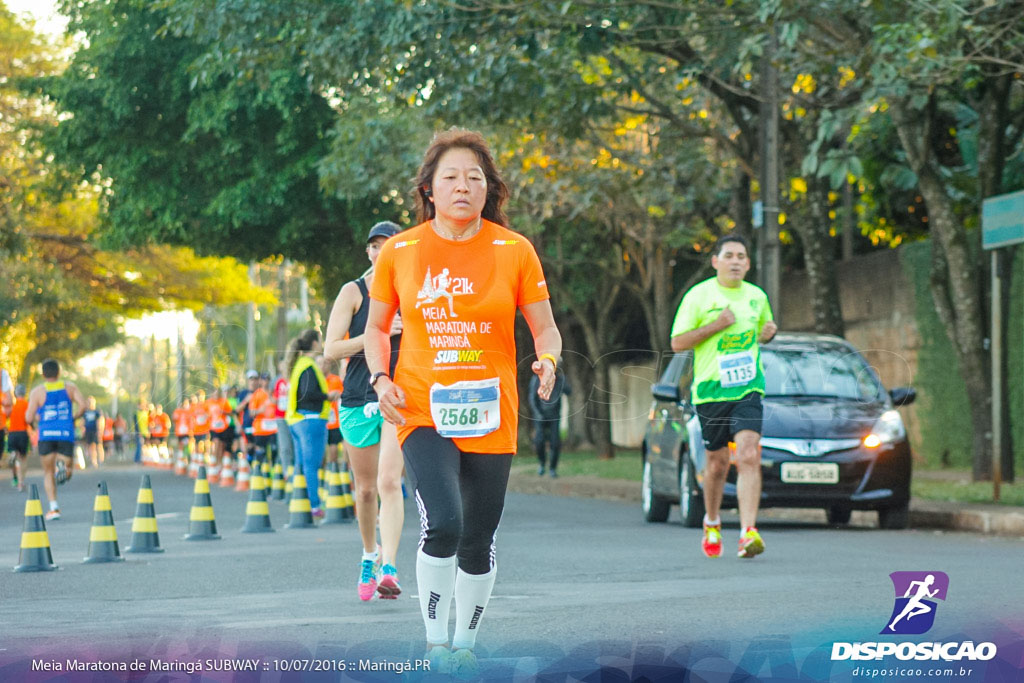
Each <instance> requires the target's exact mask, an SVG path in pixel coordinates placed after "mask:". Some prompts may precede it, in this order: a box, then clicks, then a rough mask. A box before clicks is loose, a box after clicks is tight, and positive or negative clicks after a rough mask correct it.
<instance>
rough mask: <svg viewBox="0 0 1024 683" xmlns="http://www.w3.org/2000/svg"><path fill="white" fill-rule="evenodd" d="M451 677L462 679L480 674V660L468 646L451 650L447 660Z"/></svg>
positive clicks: (476, 676)
mask: <svg viewBox="0 0 1024 683" xmlns="http://www.w3.org/2000/svg"><path fill="white" fill-rule="evenodd" d="M449 667H450V668H451V675H452V678H461V679H464V680H468V679H473V678H478V677H479V676H480V662H478V661H477V660H476V655H475V654H473V651H472V650H470V649H468V648H462V649H459V650H455V651H453V652H452V655H451V659H450V661H449Z"/></svg>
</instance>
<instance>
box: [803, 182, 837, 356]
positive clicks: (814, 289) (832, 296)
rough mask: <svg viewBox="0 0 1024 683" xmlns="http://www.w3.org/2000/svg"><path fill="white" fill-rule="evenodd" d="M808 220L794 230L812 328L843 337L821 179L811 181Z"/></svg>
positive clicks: (833, 255) (832, 248) (826, 188)
mask: <svg viewBox="0 0 1024 683" xmlns="http://www.w3.org/2000/svg"><path fill="white" fill-rule="evenodd" d="M810 193H811V194H810V197H809V199H810V205H811V220H810V223H809V224H803V225H802V227H800V228H798V229H797V231H796V232H797V234H798V235H799V236H800V241H801V243H802V244H803V247H804V268H805V269H806V270H807V280H808V286H809V289H810V291H811V312H812V314H813V316H814V331H815V332H817V333H818V334H834V335H837V336H839V337H844V336H846V326H845V324H844V323H843V311H842V308H841V306H840V304H839V282H838V281H837V279H836V259H835V253H834V249H835V245H833V243H832V238H831V237H830V236H829V234H828V225H829V218H828V216H827V215H825V213H826V210H827V207H828V187H827V186H826V185H825V181H824V180H823V179H820V178H818V179H814V180H813V181H811V188H810Z"/></svg>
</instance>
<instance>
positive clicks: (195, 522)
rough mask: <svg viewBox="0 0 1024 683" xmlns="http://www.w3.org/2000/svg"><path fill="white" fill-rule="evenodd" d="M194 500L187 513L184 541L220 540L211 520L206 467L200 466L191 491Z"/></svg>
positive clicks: (213, 520)
mask: <svg viewBox="0 0 1024 683" xmlns="http://www.w3.org/2000/svg"><path fill="white" fill-rule="evenodd" d="M193 493H194V494H195V498H194V500H193V502H192V511H191V512H190V513H189V516H188V519H189V525H188V534H187V535H186V536H185V540H186V541H212V540H216V539H218V538H220V534H218V533H217V521H216V520H215V519H214V518H213V501H211V500H210V482H209V481H207V480H206V466H205V465H200V466H199V472H198V473H197V476H196V485H195V488H194V489H193Z"/></svg>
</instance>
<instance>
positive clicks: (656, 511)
mask: <svg viewBox="0 0 1024 683" xmlns="http://www.w3.org/2000/svg"><path fill="white" fill-rule="evenodd" d="M640 505H641V507H642V509H643V511H644V519H645V520H646V521H648V522H664V521H666V520H667V519H668V512H669V509H670V507H671V506H670V504H669V502H668V501H667V500H665V499H664V498H662V497H661V496H659V495H658V494H656V493H655V492H654V483H653V481H652V475H651V461H650V460H644V477H643V481H642V483H641V485H640Z"/></svg>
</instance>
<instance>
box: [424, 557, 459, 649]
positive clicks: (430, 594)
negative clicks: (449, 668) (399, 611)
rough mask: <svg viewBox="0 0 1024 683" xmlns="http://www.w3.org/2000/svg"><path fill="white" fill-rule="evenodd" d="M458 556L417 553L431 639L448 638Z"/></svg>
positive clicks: (429, 637)
mask: <svg viewBox="0 0 1024 683" xmlns="http://www.w3.org/2000/svg"><path fill="white" fill-rule="evenodd" d="M455 569H456V558H455V556H454V555H453V556H451V557H431V556H430V555H427V554H426V553H424V552H423V551H422V550H420V551H418V552H417V553H416V586H417V588H418V590H419V594H420V612H421V613H422V614H423V625H424V626H425V627H426V629H427V642H428V643H432V644H434V645H440V644H443V643H447V642H448V615H449V613H450V612H451V607H452V596H453V595H454V594H455Z"/></svg>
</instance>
